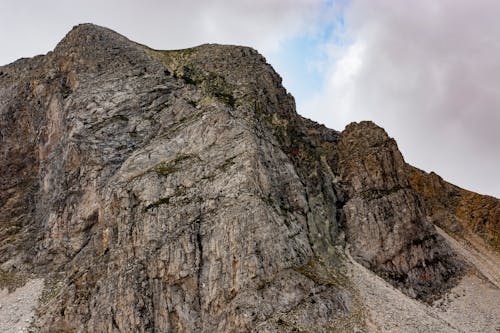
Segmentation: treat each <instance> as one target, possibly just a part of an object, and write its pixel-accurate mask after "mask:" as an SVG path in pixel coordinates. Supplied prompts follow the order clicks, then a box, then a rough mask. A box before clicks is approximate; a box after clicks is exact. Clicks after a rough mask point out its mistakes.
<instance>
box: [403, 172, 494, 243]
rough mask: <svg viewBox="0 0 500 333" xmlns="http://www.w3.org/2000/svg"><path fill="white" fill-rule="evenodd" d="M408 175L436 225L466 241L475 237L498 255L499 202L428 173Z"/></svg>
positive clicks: (411, 173)
mask: <svg viewBox="0 0 500 333" xmlns="http://www.w3.org/2000/svg"><path fill="white" fill-rule="evenodd" d="M409 174H410V176H409V179H410V184H411V186H412V187H413V189H414V190H416V191H417V192H418V193H419V194H420V195H421V197H422V198H423V199H424V201H425V206H426V209H427V212H428V214H429V215H430V217H431V219H432V220H433V222H434V223H435V224H436V225H438V226H440V227H442V228H444V229H446V230H447V231H449V232H452V233H454V234H455V235H457V236H461V237H463V238H466V239H472V238H476V237H472V236H474V235H475V236H479V237H480V238H481V239H482V240H483V241H484V242H485V243H486V244H487V245H489V246H490V247H492V248H493V250H495V251H496V252H500V200H498V199H496V198H494V197H490V196H487V195H481V194H477V193H474V192H470V191H467V190H464V189H461V188H459V187H457V186H455V185H452V184H450V183H447V182H445V181H444V180H443V179H442V178H441V177H439V176H438V175H436V174H435V173H432V172H431V173H430V174H427V173H425V172H423V171H421V170H418V169H416V168H410V172H409Z"/></svg>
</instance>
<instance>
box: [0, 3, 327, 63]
mask: <svg viewBox="0 0 500 333" xmlns="http://www.w3.org/2000/svg"><path fill="white" fill-rule="evenodd" d="M323 3H324V2H323V1H321V0H240V1H223V0H184V1H174V0H170V1H162V0H144V1H135V0H106V1H101V0H85V1H83V0H80V1H75V0H73V1H71V0H64V1H63V0H46V1H19V0H3V1H2V3H1V4H0V43H1V45H2V52H1V53H0V64H6V63H8V62H11V61H14V60H16V59H17V58H20V57H27V56H33V55H35V54H37V53H46V52H48V51H49V50H50V49H52V48H53V47H54V46H55V45H56V43H57V42H58V41H59V40H60V39H62V37H63V36H64V34H65V33H67V32H68V31H69V30H70V29H71V27H72V26H74V25H76V24H78V23H84V22H91V23H95V24H99V25H103V26H106V27H108V28H111V29H113V30H116V31H117V32H119V33H121V34H124V35H125V36H127V37H129V38H130V39H132V40H135V41H138V42H141V43H144V44H147V45H149V46H151V47H155V48H158V49H176V48H185V47H190V46H195V45H199V44H203V43H207V42H212V43H225V44H239V45H249V46H253V47H255V48H257V49H259V50H260V51H261V52H270V51H274V50H276V49H277V48H279V47H280V45H281V44H282V43H283V42H284V41H286V40H287V39H289V38H293V37H294V36H296V35H297V34H299V33H303V32H305V31H312V30H314V29H316V27H317V23H318V20H317V19H318V17H319V16H320V15H321V14H322V8H324V7H323Z"/></svg>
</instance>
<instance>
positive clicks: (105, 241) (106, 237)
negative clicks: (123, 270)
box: [101, 228, 109, 254]
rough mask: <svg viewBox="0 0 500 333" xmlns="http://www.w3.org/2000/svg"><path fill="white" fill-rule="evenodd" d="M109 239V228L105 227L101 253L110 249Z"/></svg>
mask: <svg viewBox="0 0 500 333" xmlns="http://www.w3.org/2000/svg"><path fill="white" fill-rule="evenodd" d="M108 240H109V229H107V228H106V229H104V230H103V231H102V241H101V253H102V254H104V252H106V250H107V249H108Z"/></svg>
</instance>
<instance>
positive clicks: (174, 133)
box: [0, 24, 498, 332]
mask: <svg viewBox="0 0 500 333" xmlns="http://www.w3.org/2000/svg"><path fill="white" fill-rule="evenodd" d="M0 131H1V132H0V134H1V140H2V145H1V146H0V151H1V153H2V155H3V156H4V158H3V159H2V160H0V174H2V176H1V178H0V264H1V265H2V266H1V269H2V270H3V271H5V272H25V273H30V274H35V275H39V276H41V277H44V278H46V281H48V282H46V291H45V294H44V295H45V296H44V297H42V299H41V305H40V306H39V308H38V312H37V319H36V321H35V324H34V327H35V329H37V330H40V331H42V332H55V331H65V332H66V331H75V332H131V331H134V332H196V331H200V332H215V331H221V332H222V331H257V332H288V331H292V330H301V331H334V330H337V331H342V332H356V331H359V332H363V331H370V327H369V326H367V322H368V321H367V318H366V311H365V310H364V305H363V297H361V296H360V293H359V291H358V289H357V288H356V286H354V285H353V283H355V280H353V279H351V278H350V277H349V269H348V267H349V265H351V263H350V259H349V257H348V256H346V255H345V253H346V251H349V252H350V253H351V254H352V256H353V257H354V258H355V259H356V260H357V261H358V262H359V263H361V264H362V265H363V266H365V267H366V268H368V269H370V270H371V272H373V273H375V274H378V275H379V276H381V277H383V278H384V279H386V280H387V281H388V282H389V283H391V284H392V286H394V287H396V288H399V289H400V290H401V291H403V292H404V293H406V295H408V296H410V297H413V298H418V299H424V300H431V299H433V298H436V297H439V296H440V295H441V294H442V293H444V292H446V291H447V290H448V289H449V288H451V287H453V286H454V284H455V283H456V281H457V280H458V279H459V278H460V277H461V276H462V274H463V272H464V271H465V269H466V264H464V263H463V262H462V260H461V259H460V257H458V256H457V255H456V254H455V253H454V252H453V251H452V250H451V248H450V247H449V246H448V245H447V244H446V242H445V241H444V240H443V239H442V238H441V236H439V235H438V233H437V232H436V230H435V229H434V227H433V224H432V223H431V222H433V223H436V224H438V223H443V224H446V223H447V222H444V221H442V222H439V221H436V219H437V220H439V218H437V217H436V218H435V219H431V216H430V213H429V212H431V211H432V207H433V206H432V205H433V203H432V201H431V200H430V199H428V197H426V196H425V195H423V194H422V191H420V190H419V188H420V187H419V186H418V183H417V182H415V181H414V178H412V177H413V176H412V174H411V170H412V169H411V167H409V166H408V165H406V164H405V162H404V160H403V158H402V156H401V154H400V153H399V151H398V149H397V146H396V144H395V142H394V140H392V139H390V138H389V137H388V136H387V134H386V133H385V132H384V131H383V129H381V128H379V127H377V126H376V125H374V124H372V123H369V122H362V123H359V124H352V125H350V126H348V127H347V128H346V130H345V131H343V132H342V133H340V132H337V131H334V130H331V129H328V128H325V127H324V126H321V125H319V124H316V123H314V122H312V121H310V120H307V119H304V118H302V117H300V116H299V115H297V113H296V112H295V104H294V100H293V97H292V96H291V95H289V94H288V93H287V92H286V90H285V89H284V88H283V87H282V85H281V78H280V77H279V75H278V74H277V73H276V72H274V70H273V69H272V68H271V67H270V66H269V65H268V64H267V63H266V61H265V59H264V58H263V57H262V56H261V55H259V54H258V53H257V52H256V51H255V50H253V49H251V48H246V47H238V46H223V45H202V46H199V47H196V48H192V49H186V50H177V51H157V50H152V49H150V48H148V47H145V46H142V45H139V44H136V43H134V42H131V41H129V40H127V39H126V38H125V37H123V36H120V35H118V34H117V33H115V32H113V31H111V30H108V29H105V28H102V27H98V26H95V25H91V24H85V25H80V26H77V27H75V28H74V29H73V30H72V31H71V32H70V33H69V34H68V35H67V36H66V37H65V38H64V39H63V40H62V41H61V42H60V43H59V44H58V46H57V47H56V49H55V50H54V51H53V52H50V53H49V54H47V55H45V56H39V57H35V58H32V59H23V60H19V61H17V62H15V63H13V64H10V65H8V66H4V67H0ZM493 200H497V199H493ZM496 202H498V200H497V201H496ZM431 206H432V207H431ZM443 209H448V208H447V206H445V207H444V208H443ZM450 214H456V213H455V212H452V213H450ZM487 218H489V219H490V220H488V222H486V225H493V226H495V227H494V228H497V226H498V221H495V220H494V216H493V219H492V218H491V217H487ZM346 249H347V250H346ZM353 281H354V282H353ZM405 297H406V296H405Z"/></svg>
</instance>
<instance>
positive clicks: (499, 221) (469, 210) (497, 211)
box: [455, 190, 500, 251]
mask: <svg viewBox="0 0 500 333" xmlns="http://www.w3.org/2000/svg"><path fill="white" fill-rule="evenodd" d="M455 215H456V216H457V217H458V218H459V219H460V220H461V221H462V222H464V223H465V224H466V225H467V227H468V229H469V230H470V231H471V232H472V233H473V234H476V235H478V236H480V237H481V238H483V239H484V240H485V241H486V242H487V243H488V244H489V245H491V246H492V247H493V248H494V249H495V250H496V251H500V201H499V200H498V199H496V198H493V197H490V196H485V195H480V194H477V193H473V192H469V191H466V190H462V195H461V200H460V202H459V204H458V205H457V207H456V210H455Z"/></svg>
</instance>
